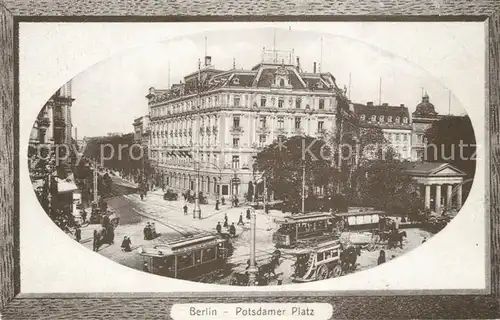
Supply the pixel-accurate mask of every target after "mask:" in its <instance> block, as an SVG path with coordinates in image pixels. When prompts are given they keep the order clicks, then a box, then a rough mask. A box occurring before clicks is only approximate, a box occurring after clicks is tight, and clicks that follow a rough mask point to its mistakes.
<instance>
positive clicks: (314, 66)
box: [313, 62, 316, 73]
mask: <svg viewBox="0 0 500 320" xmlns="http://www.w3.org/2000/svg"><path fill="white" fill-rule="evenodd" d="M313 73H316V62H314V63H313Z"/></svg>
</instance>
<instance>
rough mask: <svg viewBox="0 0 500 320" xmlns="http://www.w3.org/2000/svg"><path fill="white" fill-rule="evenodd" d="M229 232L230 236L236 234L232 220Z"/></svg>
mask: <svg viewBox="0 0 500 320" xmlns="http://www.w3.org/2000/svg"><path fill="white" fill-rule="evenodd" d="M229 234H230V235H231V237H234V236H235V235H236V227H235V226H234V222H233V223H232V224H231V226H230V227H229Z"/></svg>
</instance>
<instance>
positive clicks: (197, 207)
mask: <svg viewBox="0 0 500 320" xmlns="http://www.w3.org/2000/svg"><path fill="white" fill-rule="evenodd" d="M194 165H195V169H196V185H195V194H194V210H193V219H196V216H198V219H201V209H200V197H199V193H200V163H199V162H198V161H195V163H194Z"/></svg>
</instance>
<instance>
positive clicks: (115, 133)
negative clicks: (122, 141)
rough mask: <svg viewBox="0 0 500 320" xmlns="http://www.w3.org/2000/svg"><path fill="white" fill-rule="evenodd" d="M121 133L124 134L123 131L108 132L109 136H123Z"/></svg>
mask: <svg viewBox="0 0 500 320" xmlns="http://www.w3.org/2000/svg"><path fill="white" fill-rule="evenodd" d="M121 135H123V133H122V132H108V134H107V136H108V137H113V136H121Z"/></svg>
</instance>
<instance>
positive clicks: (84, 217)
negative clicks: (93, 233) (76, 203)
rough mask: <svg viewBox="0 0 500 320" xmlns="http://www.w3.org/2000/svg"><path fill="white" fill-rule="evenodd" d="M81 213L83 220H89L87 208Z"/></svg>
mask: <svg viewBox="0 0 500 320" xmlns="http://www.w3.org/2000/svg"><path fill="white" fill-rule="evenodd" d="M80 215H81V217H82V221H83V222H85V221H86V220H87V212H85V210H82V211H81V212H80Z"/></svg>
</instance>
